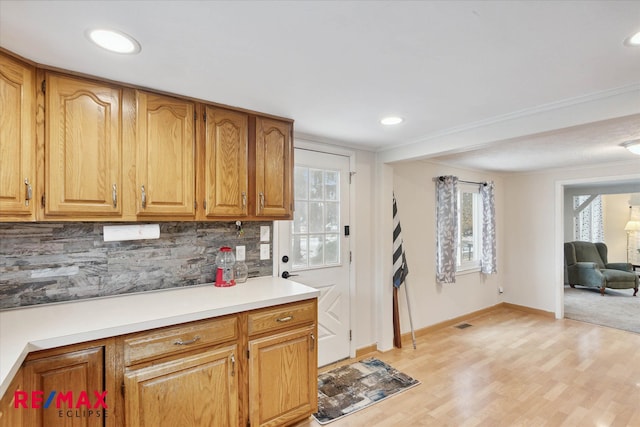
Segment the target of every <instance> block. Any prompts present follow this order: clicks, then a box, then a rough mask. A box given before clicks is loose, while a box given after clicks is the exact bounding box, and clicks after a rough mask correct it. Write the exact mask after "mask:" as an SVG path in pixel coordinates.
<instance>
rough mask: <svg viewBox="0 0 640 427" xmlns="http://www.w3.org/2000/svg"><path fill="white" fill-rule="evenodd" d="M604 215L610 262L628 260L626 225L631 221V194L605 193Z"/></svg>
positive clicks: (603, 197)
mask: <svg viewBox="0 0 640 427" xmlns="http://www.w3.org/2000/svg"><path fill="white" fill-rule="evenodd" d="M602 216H603V224H604V241H605V243H606V244H607V250H608V260H609V262H626V261H627V232H626V231H624V226H625V225H627V221H629V194H628V193H625V194H605V195H603V196H602Z"/></svg>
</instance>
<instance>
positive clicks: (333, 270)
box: [278, 148, 350, 366]
mask: <svg viewBox="0 0 640 427" xmlns="http://www.w3.org/2000/svg"><path fill="white" fill-rule="evenodd" d="M294 186H295V188H294V201H295V205H294V209H295V210H294V220H293V221H280V222H279V224H278V229H279V235H278V241H279V258H280V260H279V263H280V271H279V273H280V275H281V276H282V277H286V276H291V280H295V281H296V282H300V283H303V284H305V285H308V286H312V287H314V288H316V289H318V290H320V297H319V298H318V365H319V366H324V365H327V364H329V363H332V362H335V361H337V360H340V359H344V358H347V357H349V350H350V342H349V341H350V333H349V330H350V325H349V267H350V266H349V264H350V250H349V237H348V236H346V235H345V234H346V229H345V226H348V219H349V158H348V157H345V156H340V155H335V154H327V153H320V152H317V151H310V150H303V149H299V148H296V150H295V170H294Z"/></svg>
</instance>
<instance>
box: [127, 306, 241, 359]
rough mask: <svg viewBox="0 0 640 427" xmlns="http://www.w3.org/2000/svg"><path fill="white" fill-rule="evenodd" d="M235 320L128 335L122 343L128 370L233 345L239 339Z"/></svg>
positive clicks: (216, 320) (217, 320)
mask: <svg viewBox="0 0 640 427" xmlns="http://www.w3.org/2000/svg"><path fill="white" fill-rule="evenodd" d="M237 325H238V319H237V318H236V317H227V318H223V319H211V320H205V321H201V322H194V323H187V324H184V325H178V326H172V327H168V328H163V329H158V330H154V331H151V332H143V333H139V334H133V335H129V336H128V337H127V338H125V340H124V360H125V364H126V365H127V366H130V365H133V364H136V363H138V362H142V361H145V360H150V359H157V358H160V357H164V356H169V355H171V354H177V353H181V352H183V351H188V350H193V349H197V348H202V347H207V346H210V345H213V344H219V343H223V342H227V341H232V340H235V339H237V337H238V328H237Z"/></svg>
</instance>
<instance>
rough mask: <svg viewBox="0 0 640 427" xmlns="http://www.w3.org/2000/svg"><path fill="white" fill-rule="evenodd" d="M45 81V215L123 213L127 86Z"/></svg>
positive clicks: (59, 77)
mask: <svg viewBox="0 0 640 427" xmlns="http://www.w3.org/2000/svg"><path fill="white" fill-rule="evenodd" d="M45 81H46V86H45V87H46V90H45V204H44V206H45V215H74V216H80V217H83V216H116V217H117V216H120V215H122V203H121V201H120V197H119V191H120V189H121V188H122V119H121V114H120V112H121V100H122V89H121V88H119V87H115V86H110V85H106V84H103V83H94V82H91V81H88V80H84V79H79V78H75V77H68V76H63V75H59V74H55V73H47V74H46V80H45Z"/></svg>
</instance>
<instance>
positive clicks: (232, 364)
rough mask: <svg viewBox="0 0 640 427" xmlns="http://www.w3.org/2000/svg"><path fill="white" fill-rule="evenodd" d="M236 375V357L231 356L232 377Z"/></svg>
mask: <svg viewBox="0 0 640 427" xmlns="http://www.w3.org/2000/svg"><path fill="white" fill-rule="evenodd" d="M235 374H236V356H234V355H233V354H232V355H231V376H234V375H235Z"/></svg>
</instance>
